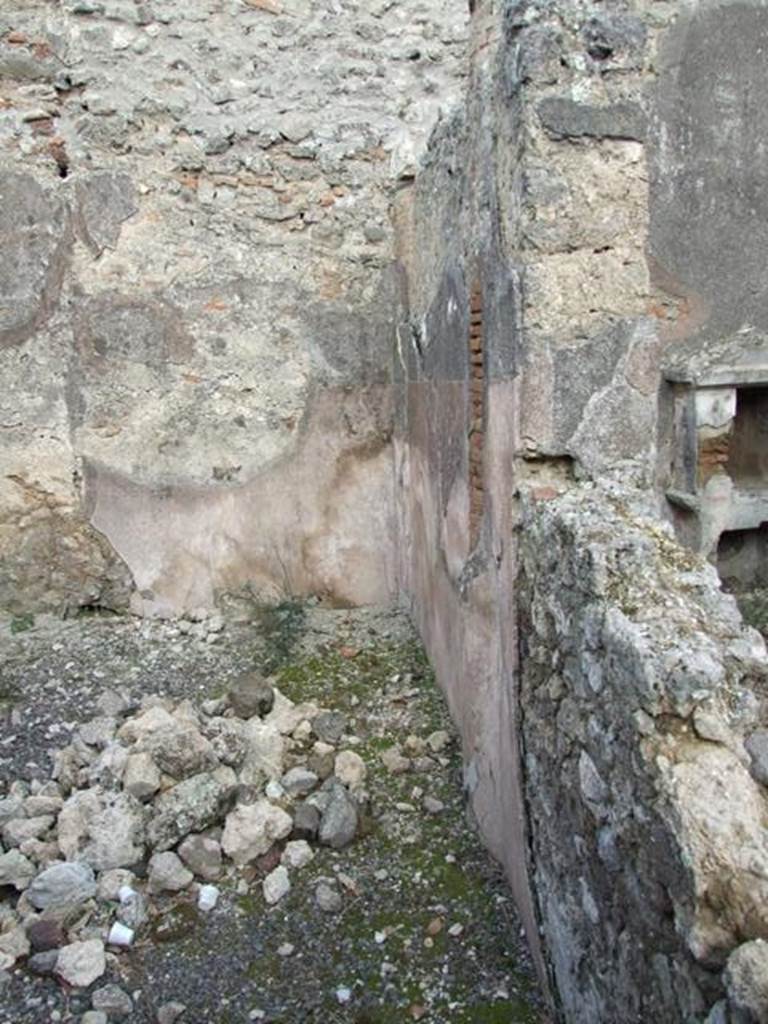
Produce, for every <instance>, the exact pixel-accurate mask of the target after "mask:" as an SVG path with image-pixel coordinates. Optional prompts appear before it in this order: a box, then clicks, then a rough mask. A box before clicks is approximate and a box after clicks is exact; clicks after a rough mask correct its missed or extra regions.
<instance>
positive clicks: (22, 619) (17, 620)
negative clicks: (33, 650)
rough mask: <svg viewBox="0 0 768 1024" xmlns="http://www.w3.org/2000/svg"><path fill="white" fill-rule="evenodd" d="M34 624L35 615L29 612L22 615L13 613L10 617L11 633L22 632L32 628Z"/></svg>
mask: <svg viewBox="0 0 768 1024" xmlns="http://www.w3.org/2000/svg"><path fill="white" fill-rule="evenodd" d="M34 624H35V616H34V615H33V614H32V613H31V612H27V613H26V614H24V615H15V616H14V617H13V618H12V619H11V632H12V633H24V632H26V630H28V629H32V627H33V626H34Z"/></svg>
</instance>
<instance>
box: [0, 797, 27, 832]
mask: <svg viewBox="0 0 768 1024" xmlns="http://www.w3.org/2000/svg"><path fill="white" fill-rule="evenodd" d="M24 813H25V812H24V801H23V800H22V799H21V798H20V797H17V796H6V797H3V799H2V800H0V829H1V828H2V827H3V826H4V825H5V824H7V822H9V821H12V820H13V819H14V818H21V817H24Z"/></svg>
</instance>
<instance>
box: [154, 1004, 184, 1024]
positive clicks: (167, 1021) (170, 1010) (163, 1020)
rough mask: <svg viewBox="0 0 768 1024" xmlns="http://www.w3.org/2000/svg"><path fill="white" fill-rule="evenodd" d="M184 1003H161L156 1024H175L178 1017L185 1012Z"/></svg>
mask: <svg viewBox="0 0 768 1024" xmlns="http://www.w3.org/2000/svg"><path fill="white" fill-rule="evenodd" d="M186 1009H187V1008H186V1006H185V1005H184V1003H176V1002H172V1003H163V1005H162V1006H161V1007H160V1009H159V1010H158V1011H157V1024H175V1022H176V1021H177V1020H178V1019H179V1017H181V1016H183V1014H184V1013H185V1012H186Z"/></svg>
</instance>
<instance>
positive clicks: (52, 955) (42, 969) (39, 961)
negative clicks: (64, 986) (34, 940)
mask: <svg viewBox="0 0 768 1024" xmlns="http://www.w3.org/2000/svg"><path fill="white" fill-rule="evenodd" d="M58 960H59V951H58V949H46V950H43V951H41V952H40V953H33V954H32V956H31V957H29V958H28V959H27V970H29V971H31V972H32V974H38V975H40V977H43V978H45V977H48V976H49V975H51V974H53V972H54V971H55V970H56V964H57V963H58Z"/></svg>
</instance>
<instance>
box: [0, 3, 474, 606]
mask: <svg viewBox="0 0 768 1024" xmlns="http://www.w3.org/2000/svg"><path fill="white" fill-rule="evenodd" d="M466 17H467V12H466V10H465V8H464V5H463V4H461V3H458V2H457V3H455V4H453V3H451V4H448V5H446V4H445V3H443V2H437V0H422V2H418V3H415V4H414V3H408V4H405V3H402V2H397V0H395V2H392V0H364V2H363V0H361V2H352V0H327V2H323V3H319V4H318V3H310V2H308V0H192V2H186V0H185V2H181V0H179V2H172V3H156V2H152V0H147V2H140V0H94V2H91V0H62V2H61V3H49V2H45V0H21V2H18V3H16V2H15V3H13V4H4V5H2V9H1V10H0V238H1V239H2V243H1V244H2V251H3V266H2V270H0V376H1V377H2V388H0V395H1V397H0V559H2V572H0V604H2V605H4V606H11V607H13V608H16V609H17V610H18V609H22V608H36V607H37V608H39V607H54V608H66V607H67V606H78V605H81V604H103V605H106V606H125V605H126V604H127V603H128V602H129V601H130V602H131V606H132V607H133V609H134V610H135V611H138V612H144V613H147V614H154V613H161V614H169V613H181V612H184V611H189V610H190V609H194V608H197V607H200V606H203V607H206V606H208V607H210V605H211V604H212V603H213V601H214V600H216V599H217V598H219V597H221V595H222V594H224V593H228V592H234V593H237V592H242V591H243V590H244V589H245V590H246V591H247V592H248V593H250V594H251V595H252V596H253V597H255V598H256V599H267V600H269V599H273V598H275V597H279V596H280V595H282V594H285V593H290V594H296V595H301V594H306V593H315V594H319V595H321V596H322V597H324V598H326V599H327V600H329V601H331V602H334V603H342V604H344V603H360V602H368V603H370V602H375V601H381V600H388V599H389V598H390V597H391V595H392V593H393V588H394V559H393V535H392V526H393V518H392V505H393V503H392V474H391V453H390V435H391V415H392V412H391V392H390V359H391V339H392V326H391V321H392V315H391V310H392V303H393V296H394V294H395V291H394V288H395V280H394V276H393V274H392V273H391V270H390V267H391V262H392V241H391V234H392V233H391V227H390V222H389V217H388V206H389V201H390V192H391V190H392V188H394V187H395V185H396V183H397V182H399V181H402V180H404V179H407V178H408V176H409V175H412V174H413V172H414V169H415V163H416V160H417V157H418V154H419V152H420V150H421V149H422V148H423V146H424V144H425V142H426V139H427V137H428V134H429V131H430V129H431V127H432V125H433V124H434V122H435V120H436V119H437V118H438V117H439V115H440V112H441V111H442V110H443V109H444V108H446V107H448V106H450V105H451V102H452V98H453V96H454V94H455V93H456V92H457V90H458V89H459V87H460V84H461V82H462V79H463V66H464V62H463V55H464V37H465V22H466Z"/></svg>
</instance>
